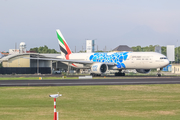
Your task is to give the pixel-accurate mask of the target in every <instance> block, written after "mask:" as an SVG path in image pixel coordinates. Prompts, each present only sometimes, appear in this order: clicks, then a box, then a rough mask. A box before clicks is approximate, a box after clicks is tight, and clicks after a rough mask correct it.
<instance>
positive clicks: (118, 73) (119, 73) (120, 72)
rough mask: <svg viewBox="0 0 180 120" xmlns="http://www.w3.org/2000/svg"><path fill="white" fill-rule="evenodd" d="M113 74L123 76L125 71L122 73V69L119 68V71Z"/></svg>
mask: <svg viewBox="0 0 180 120" xmlns="http://www.w3.org/2000/svg"><path fill="white" fill-rule="evenodd" d="M115 76H125V73H122V70H119V72H117V73H115Z"/></svg>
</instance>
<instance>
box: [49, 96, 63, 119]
mask: <svg viewBox="0 0 180 120" xmlns="http://www.w3.org/2000/svg"><path fill="white" fill-rule="evenodd" d="M59 96H62V95H61V94H59V93H58V94H54V95H49V97H53V98H54V120H57V112H56V98H58V97H59Z"/></svg>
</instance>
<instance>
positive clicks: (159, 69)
mask: <svg viewBox="0 0 180 120" xmlns="http://www.w3.org/2000/svg"><path fill="white" fill-rule="evenodd" d="M161 70H162V68H157V77H161V76H162V74H161Z"/></svg>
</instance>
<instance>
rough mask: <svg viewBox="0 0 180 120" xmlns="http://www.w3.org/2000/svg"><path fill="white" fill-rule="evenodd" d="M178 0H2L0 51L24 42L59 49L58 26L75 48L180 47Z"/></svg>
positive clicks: (179, 2)
mask: <svg viewBox="0 0 180 120" xmlns="http://www.w3.org/2000/svg"><path fill="white" fill-rule="evenodd" d="M179 5H180V1H179V0H0V51H8V50H9V49H14V48H15V43H17V44H18V45H19V44H20V42H25V43H26V45H27V50H29V49H30V48H34V47H40V46H44V45H47V46H48V47H49V48H50V49H56V50H57V51H60V49H59V45H58V40H57V35H56V29H60V30H61V32H62V34H63V36H64V38H65V40H66V41H67V43H68V45H69V46H70V48H71V50H72V51H75V46H76V52H77V51H80V50H82V46H83V50H84V49H85V44H86V40H87V39H94V40H95V50H97V46H98V50H103V49H104V48H105V47H106V49H107V50H112V49H114V48H116V47H117V46H118V45H128V46H130V47H132V46H138V45H140V46H143V47H144V46H149V45H160V46H166V45H175V46H179V45H180V6H179Z"/></svg>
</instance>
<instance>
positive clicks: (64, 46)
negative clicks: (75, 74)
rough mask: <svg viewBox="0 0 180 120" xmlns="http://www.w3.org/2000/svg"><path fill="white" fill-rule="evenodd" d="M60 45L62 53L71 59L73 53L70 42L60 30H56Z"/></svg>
mask: <svg viewBox="0 0 180 120" xmlns="http://www.w3.org/2000/svg"><path fill="white" fill-rule="evenodd" d="M56 33H57V37H58V42H59V47H60V50H61V55H64V57H65V58H66V59H67V60H69V55H70V54H71V53H72V52H71V50H70V48H69V46H68V44H67V43H66V40H65V39H64V37H63V35H62V33H61V31H60V30H56Z"/></svg>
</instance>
